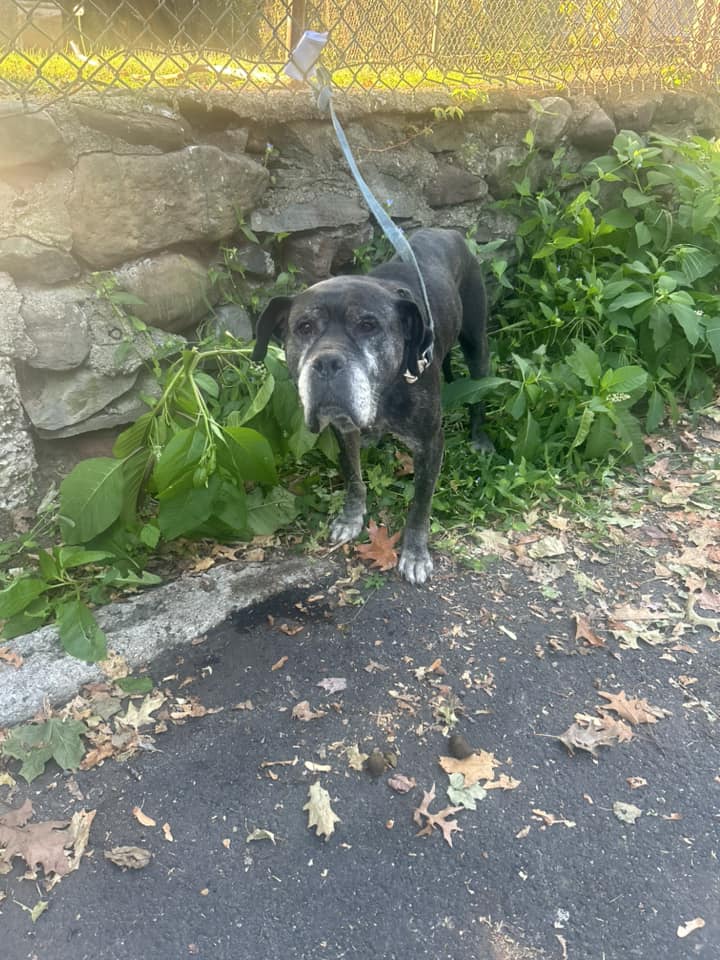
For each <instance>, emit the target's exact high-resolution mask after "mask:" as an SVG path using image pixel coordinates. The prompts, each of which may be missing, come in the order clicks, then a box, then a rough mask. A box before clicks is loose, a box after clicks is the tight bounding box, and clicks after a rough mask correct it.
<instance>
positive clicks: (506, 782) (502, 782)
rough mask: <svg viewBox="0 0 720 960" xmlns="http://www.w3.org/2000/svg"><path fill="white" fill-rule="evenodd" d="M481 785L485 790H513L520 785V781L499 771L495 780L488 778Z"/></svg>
mask: <svg viewBox="0 0 720 960" xmlns="http://www.w3.org/2000/svg"><path fill="white" fill-rule="evenodd" d="M483 786H484V787H485V789H486V790H515V788H516V787H519V786H520V781H519V780H515V779H514V777H509V776H508V775H507V774H506V773H501V774H500V776H499V777H498V778H497V780H488V781H487V783H485V784H483Z"/></svg>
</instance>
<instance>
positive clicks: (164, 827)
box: [162, 823, 175, 843]
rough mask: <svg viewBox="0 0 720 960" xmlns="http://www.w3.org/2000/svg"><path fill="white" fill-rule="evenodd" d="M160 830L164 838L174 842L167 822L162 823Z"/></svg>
mask: <svg viewBox="0 0 720 960" xmlns="http://www.w3.org/2000/svg"><path fill="white" fill-rule="evenodd" d="M162 832H163V836H164V837H165V839H166V840H167V842H168V843H174V842H175V837H173V835H172V830H171V829H170V824H169V823H164V824H163V825H162Z"/></svg>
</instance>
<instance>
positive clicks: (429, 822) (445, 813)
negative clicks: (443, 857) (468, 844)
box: [413, 757, 462, 847]
mask: <svg viewBox="0 0 720 960" xmlns="http://www.w3.org/2000/svg"><path fill="white" fill-rule="evenodd" d="M447 759H451V758H450V757H448V758H447ZM434 799H435V784H433V785H432V787H431V789H430V790H429V791H425V790H423V798H422V803H421V804H420V806H419V807H417V808H416V809H415V810H414V811H413V820H414V822H415V823H417V824H418V826H422V822H423V821H422V818H423V817H425V826H424V827H423V828H422V830H420V831H418V833H417V836H418V837H426V836H430V834H431V833H432V832H433V828H434V827H437V829H438V830H439V831H440V832H441V833H442V835H443V839H444V840H445V842H446V843H447V845H448V846H449V847H451V846H452V835H453V833H455V831H459V832H462V831H461V830H460V827H459V826H458V823H457V820H448V817H449V816H451V815H452V814H453V813H457V812H458V810H462V807H443V809H442V810H438V812H437V813H430V811H429V810H428V807H429V806H430V804H431V803H432V802H433V800H434Z"/></svg>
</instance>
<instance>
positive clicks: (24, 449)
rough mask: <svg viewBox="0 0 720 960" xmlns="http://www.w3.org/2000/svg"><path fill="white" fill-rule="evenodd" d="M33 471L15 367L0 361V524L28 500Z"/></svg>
mask: <svg viewBox="0 0 720 960" xmlns="http://www.w3.org/2000/svg"><path fill="white" fill-rule="evenodd" d="M36 469H37V464H36V462H35V448H34V444H33V439H32V434H31V432H30V428H29V425H28V422H27V419H26V417H25V411H24V410H23V406H22V403H21V400H20V390H19V387H18V382H17V378H16V375H15V367H14V366H13V364H12V362H11V361H10V360H9V359H8V358H7V357H0V520H3V519H4V520H6V521H7V519H9V518H7V513H8V512H9V511H11V510H14V509H16V508H18V507H22V506H25V504H26V503H27V502H28V501H29V500H30V498H31V497H32V495H33V492H34V487H35V471H36ZM3 514H5V515H6V516H5V517H3ZM2 525H3V526H9V523H3V524H2Z"/></svg>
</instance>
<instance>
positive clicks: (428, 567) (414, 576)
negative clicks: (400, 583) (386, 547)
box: [398, 548, 433, 583]
mask: <svg viewBox="0 0 720 960" xmlns="http://www.w3.org/2000/svg"><path fill="white" fill-rule="evenodd" d="M398 570H399V571H400V575H401V576H402V577H404V578H405V580H407V581H408V583H425V581H426V580H429V579H430V577H431V576H432V572H433V562H432V558H431V557H430V554H429V552H428V550H427V549H426V548H422V549H417V548H414V549H411V548H405V549H403V551H402V553H401V554H400V562H399V563H398Z"/></svg>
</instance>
